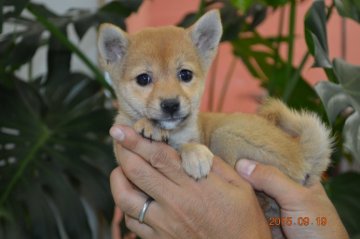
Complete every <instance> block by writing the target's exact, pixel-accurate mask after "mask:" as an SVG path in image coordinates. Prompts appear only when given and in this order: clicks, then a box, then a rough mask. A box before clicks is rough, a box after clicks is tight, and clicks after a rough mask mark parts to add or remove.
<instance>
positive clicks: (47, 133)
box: [0, 127, 51, 207]
mask: <svg viewBox="0 0 360 239" xmlns="http://www.w3.org/2000/svg"><path fill="white" fill-rule="evenodd" d="M50 135H51V133H50V131H49V130H48V129H47V128H45V127H44V128H43V131H42V133H41V134H40V136H39V138H38V139H37V141H36V143H35V144H34V146H33V147H32V148H31V149H30V151H29V153H28V154H27V155H26V157H25V158H24V160H22V161H21V164H20V166H19V168H18V169H17V171H16V173H15V175H14V176H13V178H12V179H11V181H10V183H9V184H8V185H7V187H6V189H5V190H4V193H3V194H2V195H1V198H0V207H1V206H2V205H4V203H5V202H6V199H7V198H8V196H9V194H10V192H11V191H12V189H13V188H14V186H15V185H16V184H17V183H18V181H19V180H20V179H21V176H22V175H23V174H24V171H25V169H26V167H27V166H28V165H29V163H30V162H31V161H32V160H33V159H34V157H35V156H36V154H37V152H38V150H39V149H40V148H42V147H43V145H44V144H45V143H46V141H47V140H48V139H49V137H50Z"/></svg>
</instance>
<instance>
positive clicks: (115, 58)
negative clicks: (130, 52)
mask: <svg viewBox="0 0 360 239" xmlns="http://www.w3.org/2000/svg"><path fill="white" fill-rule="evenodd" d="M128 44H129V42H128V38H127V35H126V33H125V32H124V31H123V30H121V29H120V28H118V27H117V26H115V25H112V24H109V23H104V24H101V26H100V28H99V34H98V42H97V46H98V50H99V54H100V60H101V64H102V65H103V67H104V68H105V69H107V67H108V66H112V65H114V64H115V63H118V62H121V60H123V58H124V56H125V54H126V51H127V47H128Z"/></svg>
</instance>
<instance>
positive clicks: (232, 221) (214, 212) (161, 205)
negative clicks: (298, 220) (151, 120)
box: [110, 126, 271, 239]
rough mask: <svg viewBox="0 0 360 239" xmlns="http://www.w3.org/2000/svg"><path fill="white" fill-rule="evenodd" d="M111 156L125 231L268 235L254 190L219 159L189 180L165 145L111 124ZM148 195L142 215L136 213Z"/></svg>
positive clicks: (152, 235)
mask: <svg viewBox="0 0 360 239" xmlns="http://www.w3.org/2000/svg"><path fill="white" fill-rule="evenodd" d="M110 132H111V135H112V136H113V137H114V138H115V139H116V141H117V145H116V150H115V151H116V158H117V159H118V161H119V163H120V165H121V167H117V168H116V169H114V170H113V172H112V173H111V177H110V181H111V189H112V193H113V197H114V200H115V202H116V204H117V206H118V207H120V209H121V210H122V211H123V213H124V214H125V221H126V224H127V226H128V228H129V229H130V230H132V231H133V232H135V233H136V234H138V235H139V236H140V237H142V238H216V239H218V238H239V237H241V238H252V239H256V238H261V239H266V238H271V235H270V230H269V227H268V225H267V222H266V220H265V217H264V214H263V213H262V210H261V208H260V206H259V204H258V202H257V199H256V196H255V193H254V191H253V189H252V188H251V186H250V184H248V183H247V182H246V181H245V180H243V179H242V178H241V177H239V176H238V175H237V173H236V172H235V170H234V169H233V168H231V167H230V166H229V165H227V164H226V163H225V162H223V161H222V160H220V159H219V158H216V157H215V158H214V162H213V168H212V171H211V172H210V174H209V175H208V177H207V178H206V179H202V180H200V181H197V182H196V181H194V180H193V179H192V178H190V177H189V176H188V175H187V174H186V173H185V172H184V170H183V169H182V167H181V162H180V158H179V155H178V153H177V152H176V151H175V150H174V149H172V148H171V147H169V146H167V145H165V144H162V143H157V142H152V143H151V142H150V141H149V140H145V139H143V138H141V137H140V136H138V135H137V134H136V133H135V132H134V130H132V129H131V128H128V127H123V126H114V127H113V128H112V129H111V131H110ZM148 197H152V198H153V199H154V201H153V202H152V203H151V204H150V206H149V208H148V210H147V212H146V214H145V218H144V223H143V224H142V223H140V222H139V221H138V216H139V212H140V210H141V208H142V207H143V205H144V202H145V201H146V200H147V199H148Z"/></svg>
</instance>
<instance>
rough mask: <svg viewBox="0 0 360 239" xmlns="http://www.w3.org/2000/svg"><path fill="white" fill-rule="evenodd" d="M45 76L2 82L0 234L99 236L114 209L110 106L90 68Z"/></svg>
mask: <svg viewBox="0 0 360 239" xmlns="http://www.w3.org/2000/svg"><path fill="white" fill-rule="evenodd" d="M41 80H42V79H38V80H37V81H35V82H33V83H31V84H28V83H24V82H22V81H20V80H18V79H13V83H14V87H13V88H11V89H8V88H6V87H4V86H1V87H0V101H1V102H2V103H1V106H0V112H1V116H0V127H1V128H0V130H1V131H0V155H1V158H0V195H1V197H0V212H1V213H0V222H1V223H0V237H1V238H61V237H60V235H62V234H63V235H68V236H69V238H93V236H94V235H93V233H94V228H92V227H94V225H91V223H92V221H94V218H96V217H97V216H99V217H100V219H102V220H104V219H106V220H107V221H109V220H111V215H112V209H113V203H112V199H111V195H110V190H109V185H108V184H109V183H108V175H109V172H110V170H111V169H112V167H113V166H114V162H113V156H112V150H111V146H110V145H109V143H107V142H106V137H107V131H108V128H109V127H110V125H111V121H112V120H111V119H112V112H111V111H109V110H107V109H105V108H104V106H103V104H104V99H105V98H104V95H103V93H102V90H101V88H100V87H99V85H98V84H97V83H96V82H95V81H94V80H90V79H89V78H88V77H87V76H85V75H82V74H75V73H71V74H68V75H66V78H63V79H62V81H61V82H60V81H59V82H58V83H52V84H53V85H52V87H47V85H46V83H45V84H43V83H41ZM47 83H49V84H50V82H47ZM91 213H92V214H94V215H95V216H94V218H91V217H90V214H91ZM12 235H17V236H16V237H12Z"/></svg>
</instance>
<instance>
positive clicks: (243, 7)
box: [230, 0, 254, 12]
mask: <svg viewBox="0 0 360 239" xmlns="http://www.w3.org/2000/svg"><path fill="white" fill-rule="evenodd" d="M230 2H231V3H232V5H233V6H234V7H236V8H237V9H239V10H240V11H242V12H246V11H247V10H248V9H249V8H250V6H251V5H252V4H253V2H254V1H253V0H231V1H230Z"/></svg>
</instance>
